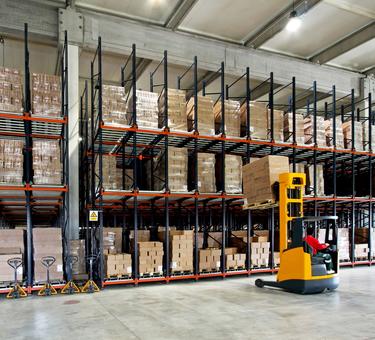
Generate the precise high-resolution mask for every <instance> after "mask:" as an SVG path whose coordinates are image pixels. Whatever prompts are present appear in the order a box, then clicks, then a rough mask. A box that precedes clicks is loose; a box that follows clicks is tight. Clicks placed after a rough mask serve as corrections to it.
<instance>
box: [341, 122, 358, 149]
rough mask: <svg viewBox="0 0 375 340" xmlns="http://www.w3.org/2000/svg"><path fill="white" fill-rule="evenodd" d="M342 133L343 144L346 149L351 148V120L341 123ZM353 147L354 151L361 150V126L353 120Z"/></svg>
mask: <svg viewBox="0 0 375 340" xmlns="http://www.w3.org/2000/svg"><path fill="white" fill-rule="evenodd" d="M342 130H343V134H344V145H345V148H347V149H352V148H353V143H352V142H353V141H352V121H351V120H349V121H347V122H344V123H343V124H342ZM354 149H355V150H356V151H362V150H363V127H362V123H361V122H357V121H355V122H354Z"/></svg>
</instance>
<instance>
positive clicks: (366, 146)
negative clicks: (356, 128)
mask: <svg viewBox="0 0 375 340" xmlns="http://www.w3.org/2000/svg"><path fill="white" fill-rule="evenodd" d="M362 127H363V132H362V136H363V150H364V151H369V150H370V149H372V150H373V149H374V146H375V126H374V125H372V126H371V144H372V145H371V147H370V135H369V130H368V120H366V121H364V122H363V125H362Z"/></svg>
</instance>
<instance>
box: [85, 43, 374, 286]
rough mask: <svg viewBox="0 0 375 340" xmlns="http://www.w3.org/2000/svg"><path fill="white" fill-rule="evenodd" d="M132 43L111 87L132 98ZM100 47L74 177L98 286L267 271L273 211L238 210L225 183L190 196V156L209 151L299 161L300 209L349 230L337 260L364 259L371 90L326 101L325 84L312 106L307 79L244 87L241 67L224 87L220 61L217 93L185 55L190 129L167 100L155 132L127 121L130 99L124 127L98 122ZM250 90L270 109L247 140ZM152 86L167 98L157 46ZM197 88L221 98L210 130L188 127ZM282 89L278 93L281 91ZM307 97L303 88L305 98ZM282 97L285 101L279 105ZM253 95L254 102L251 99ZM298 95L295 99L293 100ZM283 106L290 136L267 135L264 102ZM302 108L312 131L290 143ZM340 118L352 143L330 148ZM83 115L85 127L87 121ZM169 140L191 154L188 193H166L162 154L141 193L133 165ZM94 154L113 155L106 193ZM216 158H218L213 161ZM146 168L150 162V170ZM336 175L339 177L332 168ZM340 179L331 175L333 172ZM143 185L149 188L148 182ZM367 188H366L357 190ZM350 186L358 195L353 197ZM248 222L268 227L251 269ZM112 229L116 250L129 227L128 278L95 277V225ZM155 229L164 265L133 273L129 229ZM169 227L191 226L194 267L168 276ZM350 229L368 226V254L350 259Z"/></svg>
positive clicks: (369, 206) (98, 244)
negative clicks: (234, 128)
mask: <svg viewBox="0 0 375 340" xmlns="http://www.w3.org/2000/svg"><path fill="white" fill-rule="evenodd" d="M136 61H137V59H136V46H135V45H133V47H132V52H131V54H130V56H129V57H128V59H127V61H126V63H125V64H124V66H123V67H122V69H121V76H122V77H121V79H122V81H121V86H123V87H124V88H125V89H126V90H127V91H129V92H131V93H132V96H133V98H136V90H137V74H136V73H137V68H136ZM101 62H102V50H101V39H100V38H99V44H98V48H97V50H96V53H95V56H94V59H93V62H92V64H91V117H89V115H88V100H87V98H88V96H87V95H88V88H87V86H86V88H85V91H84V94H83V96H82V100H81V104H82V105H81V106H82V107H81V121H82V124H81V135H82V136H83V140H84V143H83V146H82V150H81V155H82V164H83V166H84V169H83V171H82V174H83V175H82V177H81V183H82V184H84V186H83V188H82V190H81V194H82V195H83V197H82V198H81V201H82V202H85V209H81V211H85V213H84V216H83V217H82V221H84V222H85V230H86V233H87V237H88V239H89V240H90V241H89V242H88V243H89V246H88V249H89V254H94V255H95V256H96V257H97V259H98V261H97V262H96V266H95V277H96V279H97V281H98V282H99V283H100V284H101V285H102V286H108V285H114V284H129V283H130V284H138V283H141V282H153V281H165V282H169V281H173V280H182V279H195V280H198V279H201V278H206V277H226V276H231V275H242V274H246V275H250V274H253V273H259V272H269V273H272V272H275V271H277V268H276V266H275V264H274V250H275V240H276V238H275V237H276V234H275V231H277V229H278V226H277V219H276V218H275V213H276V212H277V208H275V207H272V208H269V209H265V210H262V211H252V210H242V208H241V206H242V205H243V199H244V197H243V195H242V194H228V193H226V192H225V182H223V183H221V185H220V187H219V188H218V192H216V193H200V192H199V191H198V178H197V173H198V171H197V153H198V152H212V153H215V154H217V155H219V157H221V159H222V160H223V159H224V157H225V155H226V154H234V155H240V156H241V157H242V158H243V161H244V164H246V163H248V162H250V160H251V159H252V158H253V157H262V156H266V155H271V154H273V155H283V156H287V157H289V158H290V161H291V165H292V169H293V170H295V169H296V167H297V164H299V163H301V162H307V163H309V164H311V165H312V166H313V178H314V186H313V188H312V189H313V190H312V194H311V195H309V196H306V197H305V198H304V202H305V211H306V214H310V215H318V214H320V213H324V214H328V213H329V214H333V215H338V216H339V220H338V222H337V225H336V227H340V228H341V227H347V228H350V231H351V236H352V237H351V258H350V261H349V262H347V263H342V265H350V266H354V265H357V264H368V265H371V264H372V263H373V259H372V244H371V238H372V231H373V227H374V225H373V220H374V219H373V195H372V175H373V170H372V167H373V163H374V154H373V153H372V143H373V141H372V140H371V133H372V129H373V123H374V115H373V107H374V105H373V104H372V101H371V94H369V95H368V96H367V97H366V98H364V99H362V100H356V98H355V94H354V91H352V92H351V93H350V94H349V95H348V96H345V97H343V98H336V90H335V86H333V87H332V91H331V92H330V93H328V94H326V96H325V98H326V99H325V103H324V109H320V108H319V107H318V106H319V105H320V103H319V101H318V98H319V94H318V91H317V84H316V82H314V83H313V84H312V87H311V88H310V89H307V90H306V91H304V92H303V93H299V94H297V93H296V92H297V91H296V79H295V78H294V77H293V78H292V81H291V82H290V83H289V84H287V85H285V86H282V87H281V88H280V87H279V88H277V89H275V84H274V81H273V74H272V73H271V74H270V77H269V78H268V79H267V80H265V81H264V82H262V83H261V84H259V85H257V86H256V87H254V88H252V89H251V86H250V70H249V68H246V72H245V73H244V74H243V75H242V76H240V77H239V78H238V79H237V80H235V81H234V82H232V83H231V84H228V85H226V83H225V70H224V63H222V65H221V68H220V69H219V70H218V71H217V72H218V75H219V77H220V91H218V92H208V87H207V86H206V84H205V82H204V80H203V84H202V87H200V84H199V83H198V60H197V57H195V58H194V61H193V63H192V65H191V66H190V67H189V68H188V69H187V70H186V71H185V72H184V73H183V74H182V75H181V76H179V77H178V79H177V88H178V89H182V90H186V91H189V92H190V93H192V98H193V100H194V119H193V130H192V131H189V132H188V131H186V132H182V131H174V130H173V129H170V128H169V126H168V105H165V109H164V112H163V115H164V117H163V118H164V119H163V121H164V124H163V127H161V128H159V129H150V128H143V127H140V126H138V125H137V105H136V101H135V100H133V101H132V107H131V108H130V110H131V117H132V121H131V124H130V125H128V126H119V125H111V124H107V123H104V121H103V119H102V98H101V95H102V83H103V81H102V79H103V78H102V66H101ZM159 68H162V69H163V72H162V73H163V76H162V81H161V82H160V83H159V82H157V80H156V79H155V78H156V71H157V70H158V69H159ZM188 74H189V75H190V76H191V77H192V79H193V87H192V88H191V87H184V83H185V79H186V77H187V75H188ZM238 82H240V83H243V84H244V91H243V95H242V96H240V97H239V96H232V95H231V88H232V86H233V85H235V84H237V83H238ZM259 87H263V88H264V87H266V88H267V89H268V91H267V98H265V100H264V102H266V104H267V107H268V109H269V115H270V131H269V139H268V140H256V139H252V131H251V129H250V118H251V109H250V101H251V100H253V99H256V98H252V93H253V92H255V91H256V90H257V89H258V88H259ZM157 88H161V90H160V95H163V96H165V97H164V101H165V102H168V55H167V52H166V51H165V52H164V58H163V59H162V60H161V62H160V63H159V64H158V66H157V67H156V69H155V71H154V72H152V73H151V75H150V91H151V92H153V91H155V90H156V89H157ZM199 88H202V94H203V95H210V96H217V97H218V101H219V102H220V103H221V117H222V118H221V123H220V127H219V130H218V132H217V134H216V135H203V134H200V133H199V126H198V111H199V110H198V92H199ZM281 94H283V95H281ZM306 94H307V95H306ZM285 98H288V102H285ZM225 99H236V100H239V101H241V103H242V105H245V107H246V126H245V132H244V133H243V135H242V136H241V137H229V136H226V133H225V132H226V131H225V109H224V107H225V105H224V100H225ZM259 101H262V100H261V99H260V100H259ZM301 102H304V103H303V105H301ZM276 108H288V111H289V112H291V113H292V117H293V118H292V125H293V131H292V134H291V136H290V141H288V142H280V141H275V136H274V109H276ZM297 112H298V113H302V114H304V115H305V116H306V115H311V116H312V117H313V126H314V129H313V131H314V135H313V142H312V144H311V145H299V144H298V143H297V139H296V114H297ZM320 115H324V116H325V118H326V119H332V126H333V129H332V131H333V135H332V141H331V143H332V147H319V146H318V143H317V134H316V131H317V117H318V116H320ZM337 117H339V118H341V120H342V121H345V120H348V119H350V120H351V121H352V148H351V149H339V148H337V145H336V118H337ZM355 121H362V122H364V121H367V122H368V123H369V124H368V135H369V140H368V151H357V150H355V148H354V145H355V143H354V141H355V129H354V122H355ZM90 122H91V125H90V126H91V129H90V128H89V124H90ZM170 146H173V147H179V148H187V149H189V152H190V156H191V158H192V159H193V167H194V169H195V171H194V173H195V177H194V179H193V190H192V191H189V192H171V191H170V190H169V184H168V157H165V166H164V167H165V179H166V180H165V183H164V188H163V190H161V191H155V190H149V188H146V187H144V183H143V182H142V164H143V163H144V162H146V161H149V160H152V159H153V157H154V156H155V152H159V151H162V152H164V153H165V154H166V155H168V148H169V147H170ZM103 154H112V155H113V156H114V157H116V159H117V164H118V165H120V166H121V167H122V169H123V171H122V189H121V190H106V189H105V188H104V187H103V182H102V174H103V172H102V167H103V160H102V156H103ZM222 164H224V162H222ZM318 164H323V165H324V168H325V174H326V178H325V180H326V196H319V195H318V191H317V165H318ZM125 168H130V169H132V188H131V189H130V190H129V189H127V188H125V176H127V174H125ZM151 168H152V167H151ZM339 170H340V172H339ZM220 171H221V172H222V178H223V179H225V168H224V166H223V167H222V169H220ZM339 174H340V175H339ZM338 177H340V178H338ZM365 177H366V182H367V184H368V188H367V189H365V190H360V188H359V186H358V180H359V179H361V180H363V179H364V178H365ZM344 178H345V179H346V181H348V180H350V181H351V184H352V185H351V190H350V192H346V193H345V192H342V190H339V189H340V188H339V187H338V180H339V179H340V180H341V179H344ZM151 189H152V188H151ZM366 190H367V191H366ZM357 192H360V194H361V196H359V195H357ZM90 208H94V209H98V210H99V211H100V215H99V216H100V218H99V221H98V223H89V222H88V217H87V211H88V209H90ZM256 220H261V221H262V222H263V224H264V225H266V226H267V229H268V230H269V232H270V242H271V252H270V265H269V267H268V268H252V266H251V261H250V259H251V247H250V241H249V240H250V236H251V235H252V234H253V230H252V225H253V223H254V222H255V221H256ZM118 221H120V222H119V224H120V225H121V226H122V229H123V239H124V240H125V243H126V244H125V247H124V248H125V249H127V250H128V249H129V232H130V230H132V231H133V232H134V238H135V242H134V247H133V253H132V255H133V275H132V278H126V279H117V280H109V279H108V278H105V277H104V271H103V229H104V225H105V224H106V225H111V224H113V225H115V226H116V225H117V224H118ZM158 223H159V224H161V225H163V226H164V227H165V235H166V237H165V241H164V250H165V257H164V272H163V275H162V276H158V277H150V278H146V277H140V276H139V273H138V269H137V268H138V259H137V252H138V249H137V240H138V231H139V230H142V229H143V228H144V226H147V227H148V228H149V229H151V230H153V231H155V228H156V227H157V225H158ZM171 225H176V226H177V227H178V228H179V229H189V230H194V239H195V246H194V271H193V272H192V273H191V274H189V275H173V274H172V273H170V271H169V266H168V264H169V252H168V249H169V238H168V237H167V236H168V235H169V228H170V226H171ZM357 227H361V228H362V227H366V228H368V229H369V233H368V240H367V243H368V246H369V253H368V256H367V259H366V260H365V261H357V260H356V259H355V256H354V249H355V241H354V235H355V230H356V228H357ZM238 229H244V230H247V236H248V238H247V245H246V254H247V261H246V268H245V269H244V270H239V271H227V270H226V267H225V253H224V248H225V246H226V244H228V239H229V237H230V236H231V232H232V231H233V230H238ZM208 230H217V231H220V232H221V240H217V241H218V243H219V244H220V246H221V249H222V252H221V267H220V271H218V272H212V273H200V272H199V268H198V246H197V244H198V232H199V231H203V232H204V234H205V238H206V239H207V237H210V235H209V233H208Z"/></svg>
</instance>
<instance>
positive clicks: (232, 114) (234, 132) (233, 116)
mask: <svg viewBox="0 0 375 340" xmlns="http://www.w3.org/2000/svg"><path fill="white" fill-rule="evenodd" d="M221 106H222V105H221V101H218V102H217V103H216V104H215V106H214V114H215V123H216V126H217V127H219V126H220V127H221V123H222V114H221ZM240 114H241V113H240V103H239V102H238V101H236V100H225V101H224V118H225V119H224V122H225V126H224V128H225V134H226V136H230V137H239V136H240V134H241V119H240Z"/></svg>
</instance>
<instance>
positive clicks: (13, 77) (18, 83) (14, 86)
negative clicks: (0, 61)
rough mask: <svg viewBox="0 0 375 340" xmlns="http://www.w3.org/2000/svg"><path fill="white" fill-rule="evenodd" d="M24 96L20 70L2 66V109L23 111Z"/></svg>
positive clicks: (0, 83) (0, 70) (0, 101)
mask: <svg viewBox="0 0 375 340" xmlns="http://www.w3.org/2000/svg"><path fill="white" fill-rule="evenodd" d="M22 98H23V95H22V77H21V74H20V71H18V70H16V69H12V68H7V67H0V111H7V112H17V113H22V111H23V107H22Z"/></svg>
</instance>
